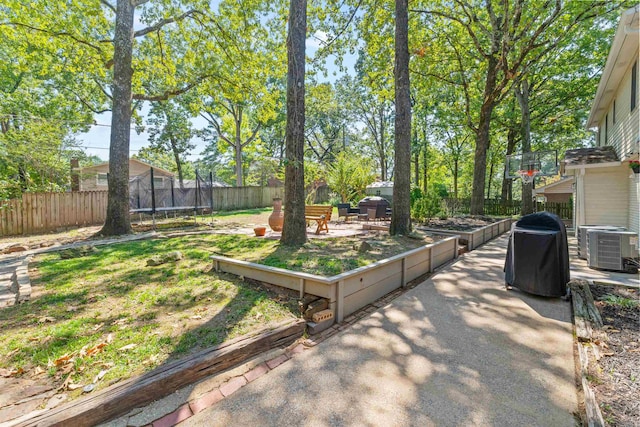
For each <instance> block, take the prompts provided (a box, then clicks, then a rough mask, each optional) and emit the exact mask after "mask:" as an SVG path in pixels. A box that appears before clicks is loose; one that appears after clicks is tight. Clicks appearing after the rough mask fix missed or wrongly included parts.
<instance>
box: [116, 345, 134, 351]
mask: <svg viewBox="0 0 640 427" xmlns="http://www.w3.org/2000/svg"><path fill="white" fill-rule="evenodd" d="M136 347H137V344H127V345H125V346H124V347H120V348H119V349H118V350H120V351H129V350H131V349H134V348H136Z"/></svg>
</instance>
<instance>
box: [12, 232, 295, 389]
mask: <svg viewBox="0 0 640 427" xmlns="http://www.w3.org/2000/svg"><path fill="white" fill-rule="evenodd" d="M216 237H218V236H203V237H197V238H194V237H193V236H190V237H186V236H185V237H181V238H174V239H163V240H147V241H137V242H129V243H121V244H114V245H110V246H103V247H100V248H99V249H98V251H97V252H95V253H90V254H88V255H87V256H83V257H78V258H73V259H66V260H62V259H60V254H59V253H54V254H49V255H44V256H40V257H38V259H37V260H36V262H35V264H34V265H35V266H36V270H35V271H33V270H32V272H31V276H32V284H33V294H32V300H31V301H30V302H29V303H26V304H22V305H19V306H14V307H10V308H7V309H4V310H2V311H0V334H1V335H0V354H1V355H2V356H0V368H5V369H9V370H14V371H15V370H18V371H19V370H23V371H24V372H25V373H26V375H29V376H32V377H33V376H35V377H36V378H43V377H47V376H48V377H49V380H50V381H53V382H54V383H56V385H60V384H61V383H63V382H65V380H66V384H67V386H68V385H69V384H71V388H75V385H86V384H88V383H91V382H93V380H94V378H95V377H96V376H97V375H98V374H99V373H100V371H103V370H106V371H107V373H106V375H104V377H103V378H102V379H101V380H100V383H99V386H103V385H105V384H108V383H109V382H111V381H116V380H118V379H121V378H126V377H129V376H131V375H135V374H139V373H141V372H143V371H145V370H148V369H150V368H153V367H155V366H157V365H159V364H162V363H164V362H165V361H167V360H170V359H176V358H179V357H181V356H183V355H185V354H187V353H190V352H193V351H195V350H198V349H201V348H204V347H208V346H211V345H214V344H218V343H221V342H223V341H225V340H227V339H231V338H234V337H236V336H239V335H242V334H245V333H248V332H250V331H252V330H255V329H260V328H262V327H264V326H267V325H269V324H273V323H275V322H279V321H282V320H284V319H286V318H291V317H294V316H295V314H294V313H295V311H296V310H297V303H296V300H295V298H293V299H289V298H286V297H285V298H283V297H282V295H278V294H276V293H274V292H272V291H269V290H267V289H265V288H262V287H258V286H255V285H252V284H249V283H245V282H243V281H240V280H238V278H237V277H234V276H230V275H223V274H221V275H218V274H216V273H214V272H211V271H210V270H211V268H210V267H211V261H210V260H209V256H210V255H211V250H210V247H211V246H212V242H213V241H214V240H215V239H216ZM222 237H224V236H222ZM247 240H254V241H258V239H248V238H247ZM262 242H265V241H264V240H262ZM244 243H247V242H244ZM265 243H269V244H272V242H265ZM238 244H243V242H238ZM175 250H179V251H181V252H182V253H183V254H184V259H183V260H181V261H178V262H176V263H167V264H163V265H160V266H157V267H147V266H146V260H147V259H149V258H150V257H151V256H152V255H155V254H158V253H164V252H170V251H175ZM72 393H80V391H79V390H78V391H76V392H73V391H72Z"/></svg>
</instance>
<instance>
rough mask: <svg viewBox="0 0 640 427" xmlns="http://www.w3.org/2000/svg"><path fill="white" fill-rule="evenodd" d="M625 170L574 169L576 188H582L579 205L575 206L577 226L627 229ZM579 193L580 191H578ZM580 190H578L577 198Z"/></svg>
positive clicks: (627, 207)
mask: <svg viewBox="0 0 640 427" xmlns="http://www.w3.org/2000/svg"><path fill="white" fill-rule="evenodd" d="M628 170H629V169H628V168H622V167H608V168H587V169H584V172H585V173H584V175H581V169H579V170H577V171H576V172H577V173H578V176H577V178H578V182H577V185H576V187H580V186H581V185H582V186H583V188H582V190H583V191H582V193H583V194H582V196H583V197H582V199H583V200H582V202H579V203H577V204H576V208H577V210H578V211H580V210H583V212H576V226H577V225H584V224H602V225H620V226H623V227H628V226H629V200H628V196H629V181H630V180H629V173H628ZM579 190H580V189H579ZM580 193H581V191H578V197H580Z"/></svg>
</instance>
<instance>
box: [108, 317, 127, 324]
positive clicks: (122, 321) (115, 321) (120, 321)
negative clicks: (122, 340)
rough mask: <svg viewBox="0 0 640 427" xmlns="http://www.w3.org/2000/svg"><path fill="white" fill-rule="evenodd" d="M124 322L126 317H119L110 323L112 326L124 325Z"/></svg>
mask: <svg viewBox="0 0 640 427" xmlns="http://www.w3.org/2000/svg"><path fill="white" fill-rule="evenodd" d="M125 323H127V319H126V318H124V317H123V318H121V319H118V320H114V321H113V322H111V325H113V326H116V325H124V324H125Z"/></svg>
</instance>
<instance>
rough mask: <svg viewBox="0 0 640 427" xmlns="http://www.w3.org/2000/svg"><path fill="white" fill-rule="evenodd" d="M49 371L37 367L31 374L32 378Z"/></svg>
mask: <svg viewBox="0 0 640 427" xmlns="http://www.w3.org/2000/svg"><path fill="white" fill-rule="evenodd" d="M46 372H47V371H46V370H45V369H44V368H43V367H42V366H36V368H35V369H34V370H33V372H31V376H32V377H37V376H38V375H42V374H44V373H46Z"/></svg>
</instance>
